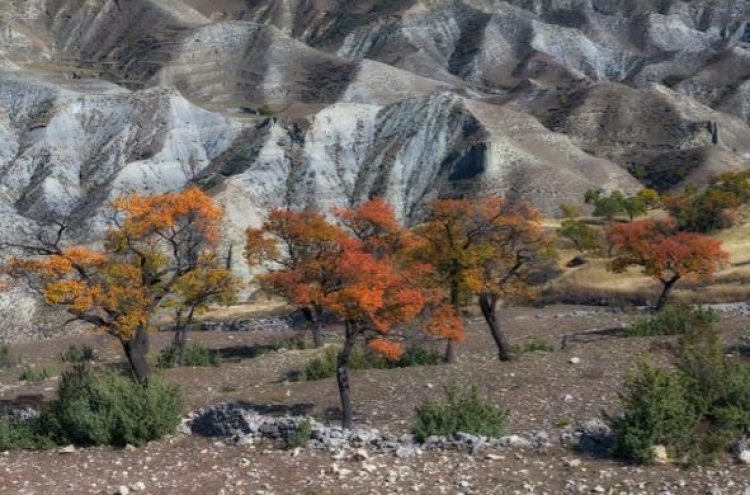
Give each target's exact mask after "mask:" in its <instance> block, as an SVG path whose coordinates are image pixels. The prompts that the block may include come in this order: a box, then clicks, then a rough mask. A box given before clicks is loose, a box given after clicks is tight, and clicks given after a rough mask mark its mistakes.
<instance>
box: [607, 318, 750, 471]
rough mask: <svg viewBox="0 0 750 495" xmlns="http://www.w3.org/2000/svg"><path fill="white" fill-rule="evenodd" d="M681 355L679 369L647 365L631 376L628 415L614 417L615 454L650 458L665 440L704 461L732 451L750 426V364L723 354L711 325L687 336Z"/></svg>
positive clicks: (625, 399) (680, 347) (625, 397)
mask: <svg viewBox="0 0 750 495" xmlns="http://www.w3.org/2000/svg"><path fill="white" fill-rule="evenodd" d="M676 357H677V360H676V369H675V370H672V371H665V370H658V369H654V368H652V367H650V366H648V365H642V366H641V367H640V369H639V370H638V374H637V375H636V376H635V377H634V378H631V379H630V380H629V382H628V385H627V386H626V392H625V393H624V394H623V396H622V400H623V404H624V408H625V414H624V415H623V416H622V417H621V418H619V419H616V420H615V421H614V422H613V430H614V432H615V436H616V439H617V446H616V448H615V454H616V455H618V456H620V457H623V458H626V459H630V460H635V461H638V462H646V463H647V462H650V461H652V460H653V457H652V455H653V454H652V452H651V450H652V448H653V446H654V445H657V444H663V445H665V446H666V447H668V448H670V449H671V450H672V451H674V452H675V453H676V454H678V455H679V456H687V458H689V459H690V460H691V461H693V462H695V461H701V460H705V459H710V458H712V457H713V456H715V455H716V454H717V453H719V452H722V451H726V450H728V449H729V448H730V447H731V445H732V444H733V443H734V442H735V441H736V440H737V439H739V438H740V437H741V436H742V435H743V434H744V433H745V432H746V430H747V428H748V426H750V366H749V365H748V364H747V363H745V362H743V361H742V360H741V359H740V358H739V357H732V356H729V357H728V356H727V355H726V354H725V353H724V349H723V346H722V343H721V340H720V338H719V335H718V333H717V332H716V330H715V329H714V328H713V327H712V326H710V325H706V326H703V327H700V328H697V329H694V330H691V331H690V332H689V333H687V334H686V335H684V336H683V337H682V338H681V339H680V342H679V345H678V349H677V356H676Z"/></svg>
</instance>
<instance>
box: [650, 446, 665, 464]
mask: <svg viewBox="0 0 750 495" xmlns="http://www.w3.org/2000/svg"><path fill="white" fill-rule="evenodd" d="M652 450H653V452H654V462H656V463H657V464H668V463H669V454H668V453H667V448H666V447H665V446H664V445H654V446H653V447H652Z"/></svg>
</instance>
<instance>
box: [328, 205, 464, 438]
mask: <svg viewBox="0 0 750 495" xmlns="http://www.w3.org/2000/svg"><path fill="white" fill-rule="evenodd" d="M334 214H335V215H336V217H337V218H338V219H339V221H340V222H341V223H342V224H343V225H344V227H345V228H346V229H347V230H348V231H349V233H350V237H349V238H347V239H345V240H343V241H342V242H341V243H340V246H341V255H340V257H339V259H338V261H337V268H338V270H337V277H338V284H337V287H338V289H337V290H335V291H333V292H331V293H330V294H328V295H327V297H326V300H325V305H326V307H328V308H329V309H330V310H331V311H332V312H333V313H335V314H336V315H337V316H338V317H339V318H341V319H342V320H343V321H344V332H345V333H344V346H343V348H342V350H341V352H340V353H339V355H338V361H337V370H336V377H337V382H338V387H339V395H340V398H341V406H342V411H343V424H344V427H345V428H351V426H352V423H353V412H352V405H351V394H350V385H349V373H348V368H349V358H350V355H351V351H352V349H353V347H354V345H355V343H356V341H357V339H358V338H363V339H365V340H366V341H367V343H368V345H369V347H370V348H371V349H372V350H373V351H374V352H376V353H378V354H381V355H383V356H385V357H386V358H388V359H392V360H393V359H398V358H399V357H400V356H401V352H402V351H403V343H402V340H403V333H402V332H399V330H400V329H402V328H404V327H407V326H410V325H414V324H418V325H420V326H421V327H422V329H423V331H425V332H426V333H428V334H429V335H431V336H434V337H438V338H441V339H449V340H457V341H460V340H462V339H463V338H464V334H463V322H462V321H461V319H460V318H459V317H458V315H457V314H456V313H455V312H454V311H453V308H452V307H449V306H448V307H447V306H443V305H441V299H442V297H441V294H440V291H439V290H435V287H433V285H432V284H431V283H430V274H431V273H432V271H433V267H432V266H431V265H430V264H428V263H421V262H415V261H414V260H413V259H412V258H411V257H409V256H406V253H407V252H408V250H409V249H410V248H411V245H412V243H413V242H414V239H413V238H412V237H411V235H410V233H409V231H408V230H407V229H405V228H402V227H400V226H399V224H398V222H397V220H396V217H395V215H394V212H393V209H392V208H391V207H390V206H389V205H388V204H387V203H386V202H385V201H383V200H382V199H379V198H376V199H372V200H370V201H368V202H367V203H364V204H363V205H361V206H359V207H357V208H351V209H337V210H334Z"/></svg>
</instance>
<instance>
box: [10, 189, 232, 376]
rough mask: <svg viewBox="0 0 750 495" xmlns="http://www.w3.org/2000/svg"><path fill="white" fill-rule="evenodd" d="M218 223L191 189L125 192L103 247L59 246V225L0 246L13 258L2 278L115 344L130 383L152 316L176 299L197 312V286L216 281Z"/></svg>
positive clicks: (62, 229)
mask: <svg viewBox="0 0 750 495" xmlns="http://www.w3.org/2000/svg"><path fill="white" fill-rule="evenodd" d="M221 217H222V212H221V209H219V208H218V207H217V206H216V205H215V204H214V203H213V201H212V200H211V198H210V197H208V196H206V195H205V194H204V193H203V192H202V191H200V190H199V189H197V188H188V189H186V190H185V191H183V192H180V193H164V194H157V195H154V196H149V197H144V196H140V195H138V194H131V195H129V196H125V197H121V198H118V199H116V200H115V201H113V203H112V214H111V216H110V220H111V222H112V225H111V227H110V228H109V230H108V231H107V234H106V241H105V242H104V246H103V248H102V249H92V248H87V247H82V246H68V245H66V240H65V235H66V233H67V230H68V227H67V226H66V225H65V224H64V223H63V222H58V223H57V224H56V225H55V228H54V230H53V231H42V232H39V233H38V235H37V236H36V239H34V240H30V241H29V242H27V243H20V244H9V245H5V247H6V248H8V249H11V250H13V251H15V253H14V256H12V257H10V258H9V259H8V260H7V262H6V263H5V264H4V266H3V272H4V273H5V274H6V275H7V276H10V277H11V278H13V279H18V280H24V281H26V282H27V283H28V286H29V287H30V288H32V289H34V290H35V291H37V292H38V293H40V294H41V295H42V296H43V298H44V300H45V301H46V302H47V303H48V304H50V305H55V306H61V307H63V308H64V309H65V310H66V311H67V312H68V313H69V314H70V315H71V316H72V318H71V320H78V321H83V322H87V323H90V324H92V325H95V326H97V327H99V328H100V329H102V330H103V331H105V332H107V333H109V334H110V335H112V336H113V337H115V338H117V339H118V341H119V342H120V343H121V345H122V348H123V350H124V352H125V355H126V356H127V359H128V363H129V365H130V368H131V370H132V373H133V377H134V379H136V380H137V381H140V382H144V381H146V380H147V379H148V376H149V372H150V369H149V364H148V361H147V354H148V350H149V324H150V323H151V320H152V317H153V316H154V314H155V313H156V311H157V310H159V309H160V308H163V307H165V306H166V305H167V304H168V303H169V304H175V301H178V302H177V304H188V305H194V306H196V307H198V306H200V305H201V303H198V302H196V301H197V299H200V296H196V294H198V293H203V294H206V293H207V292H202V289H198V288H197V287H196V286H197V285H201V284H202V283H204V282H205V281H206V279H210V283H213V282H214V281H215V275H216V274H217V273H218V272H217V271H216V270H220V269H219V268H217V266H216V258H217V255H216V246H217V244H218V241H219V222H220V220H221ZM219 278H221V279H222V280H224V279H226V274H222V275H221V276H220V277H219ZM224 286H225V287H227V286H226V285H224ZM228 290H231V288H228ZM208 293H211V291H208ZM196 297H197V299H196ZM180 301H181V302H180Z"/></svg>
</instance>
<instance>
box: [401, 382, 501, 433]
mask: <svg viewBox="0 0 750 495" xmlns="http://www.w3.org/2000/svg"><path fill="white" fill-rule="evenodd" d="M507 424H508V410H507V409H504V408H502V407H498V406H496V405H494V404H490V403H488V402H486V401H485V400H484V399H482V398H481V397H480V396H479V391H478V390H477V388H476V387H472V388H471V390H470V391H469V392H468V393H466V394H463V395H461V394H459V392H458V390H457V389H456V388H455V387H447V388H446V389H445V400H444V401H442V402H437V401H433V400H427V401H426V402H425V403H424V404H423V405H422V406H421V407H419V408H417V420H416V422H415V424H414V426H413V427H412V433H414V435H415V436H416V437H417V440H419V441H420V442H423V441H424V440H425V439H426V438H427V437H429V436H432V435H452V434H454V433H458V432H464V433H470V434H473V435H482V436H486V437H493V438H498V437H501V436H503V434H505V428H506V426H507Z"/></svg>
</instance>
